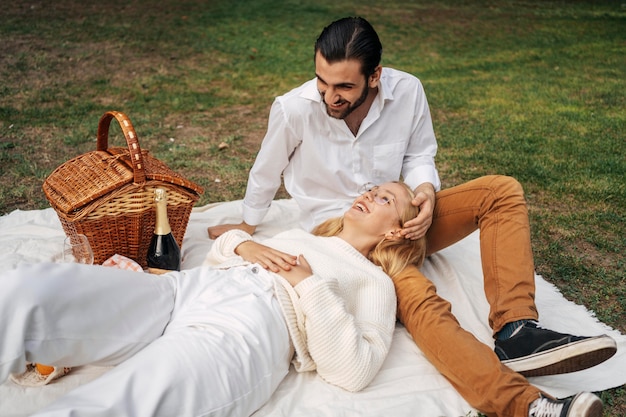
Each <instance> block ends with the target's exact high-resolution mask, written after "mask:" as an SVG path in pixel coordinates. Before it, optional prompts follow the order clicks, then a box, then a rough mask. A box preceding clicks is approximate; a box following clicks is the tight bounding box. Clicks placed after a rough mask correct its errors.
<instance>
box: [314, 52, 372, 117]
mask: <svg viewBox="0 0 626 417" xmlns="http://www.w3.org/2000/svg"><path fill="white" fill-rule="evenodd" d="M315 75H316V76H317V89H318V91H319V92H320V94H321V96H322V99H323V100H324V104H325V105H326V112H327V113H328V115H329V116H330V117H334V118H335V119H345V118H346V117H347V116H348V115H349V114H350V113H352V112H353V111H354V110H356V109H357V108H358V107H359V106H360V105H361V104H363V102H365V99H366V98H367V95H368V93H369V85H368V83H367V79H366V77H365V76H364V75H363V74H362V73H361V63H360V62H359V61H358V60H355V59H350V60H346V61H340V62H335V63H332V64H331V63H329V62H328V61H326V59H324V57H322V55H320V54H319V52H318V53H317V54H316V55H315Z"/></svg>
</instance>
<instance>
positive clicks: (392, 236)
mask: <svg viewBox="0 0 626 417" xmlns="http://www.w3.org/2000/svg"><path fill="white" fill-rule="evenodd" d="M401 230H402V229H400V228H398V229H392V230H389V231H388V232H387V233H385V239H387V240H400V239H404V236H402V234H400V231H401Z"/></svg>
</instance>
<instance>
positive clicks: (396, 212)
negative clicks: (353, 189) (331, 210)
mask: <svg viewBox="0 0 626 417" xmlns="http://www.w3.org/2000/svg"><path fill="white" fill-rule="evenodd" d="M409 204H411V196H410V195H409V193H408V192H407V189H406V188H405V186H404V185H402V184H399V183H394V182H387V183H384V184H381V185H380V186H375V187H372V188H371V190H370V191H367V192H365V193H364V194H362V195H361V196H359V197H358V198H357V199H356V200H354V203H353V204H352V207H350V209H349V210H348V211H347V212H346V213H345V215H344V222H345V221H351V222H355V223H357V224H359V225H363V226H365V227H367V229H368V230H369V231H371V232H372V233H375V234H377V235H379V234H382V235H384V234H385V233H387V232H388V231H389V230H396V229H398V228H401V227H402V220H401V218H400V213H402V212H403V211H404V208H405V207H407V206H408V205H409Z"/></svg>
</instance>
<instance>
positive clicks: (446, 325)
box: [394, 176, 540, 417]
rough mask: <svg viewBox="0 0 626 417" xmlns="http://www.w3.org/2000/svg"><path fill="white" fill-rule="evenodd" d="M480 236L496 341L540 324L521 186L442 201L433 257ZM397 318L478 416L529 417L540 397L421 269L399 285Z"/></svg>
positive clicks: (489, 185) (500, 185)
mask: <svg viewBox="0 0 626 417" xmlns="http://www.w3.org/2000/svg"><path fill="white" fill-rule="evenodd" d="M476 229H480V250H481V262H482V267H483V274H484V287H485V294H486V297H487V301H488V302H489V305H490V313H489V325H490V326H491V328H492V329H493V331H494V334H495V333H496V332H497V331H498V330H500V329H501V328H502V326H504V325H505V324H506V323H508V322H511V321H515V320H520V319H537V309H536V307H535V302H534V291H535V286H534V264H533V257H532V249H531V244H530V227H529V222H528V211H527V208H526V202H525V199H524V194H523V190H522V187H521V185H520V184H519V183H518V182H517V181H516V180H514V179H513V178H511V177H505V176H486V177H481V178H478V179H476V180H473V181H470V182H467V183H465V184H462V185H459V186H456V187H452V188H449V189H446V190H443V191H440V192H438V193H437V202H436V206H435V211H434V215H433V224H432V226H431V228H430V229H429V231H428V234H427V239H428V254H432V253H435V252H437V251H439V250H441V249H443V248H445V247H447V246H450V245H452V244H453V243H455V242H457V241H459V240H461V239H462V238H464V237H466V236H467V235H469V234H470V233H472V232H473V231H475V230H476ZM394 283H395V286H396V293H397V295H398V317H399V319H400V320H401V321H402V323H403V324H404V325H405V327H406V328H407V330H408V331H409V333H410V334H411V336H412V337H413V339H414V341H415V343H416V344H417V346H418V347H419V348H420V349H421V350H422V352H423V353H424V355H426V357H427V358H428V359H429V360H430V362H431V363H432V364H433V365H435V367H436V368H437V369H438V370H439V372H441V374H442V375H444V376H445V377H446V378H447V379H448V380H449V381H450V382H451V383H452V385H453V386H454V387H455V388H456V389H457V391H458V392H459V393H460V394H461V395H462V396H463V398H465V400H466V401H467V402H468V403H470V404H471V405H472V406H473V407H475V408H476V409H478V410H479V411H481V412H483V413H486V414H489V415H497V416H501V417H504V416H507V417H508V416H515V417H517V416H527V415H528V406H529V404H530V403H531V402H532V401H533V400H534V399H536V398H538V397H539V392H540V390H539V389H538V388H536V387H534V386H532V385H530V384H529V383H528V381H527V380H526V379H525V378H524V377H523V376H521V375H520V374H517V373H515V372H513V371H511V370H510V369H509V368H507V367H506V366H504V365H502V364H501V363H500V360H499V359H498V357H497V356H496V354H495V353H494V352H493V350H492V349H491V347H489V346H487V345H485V344H483V343H482V342H480V341H479V340H478V339H476V338H475V337H474V336H473V335H472V334H470V333H469V332H467V331H465V330H463V329H462V328H461V327H460V325H459V323H458V321H457V320H456V318H455V317H454V316H453V315H452V312H451V307H450V304H449V303H448V302H447V301H446V300H444V299H442V298H441V297H439V296H438V295H437V292H436V288H435V286H434V285H433V283H432V282H430V280H428V278H426V277H425V276H424V275H423V274H422V273H421V272H420V271H419V270H418V269H417V268H415V267H409V268H407V269H406V270H405V271H404V272H403V273H402V274H401V275H400V276H398V277H396V278H395V279H394Z"/></svg>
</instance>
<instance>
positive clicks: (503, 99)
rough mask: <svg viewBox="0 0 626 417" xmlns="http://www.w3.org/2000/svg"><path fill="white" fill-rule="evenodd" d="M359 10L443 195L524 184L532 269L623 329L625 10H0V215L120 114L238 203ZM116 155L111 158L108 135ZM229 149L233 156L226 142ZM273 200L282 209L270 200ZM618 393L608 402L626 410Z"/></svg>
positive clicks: (279, 4)
mask: <svg viewBox="0 0 626 417" xmlns="http://www.w3.org/2000/svg"><path fill="white" fill-rule="evenodd" d="M348 15H361V16H364V17H366V18H367V19H368V20H370V21H371V22H372V24H373V25H374V27H375V28H376V29H377V30H378V32H379V35H380V36H381V40H382V42H383V46H384V48H385V49H384V52H383V63H384V65H386V66H391V67H395V68H398V69H402V70H405V71H407V72H410V73H413V74H415V75H416V76H418V77H419V78H420V79H421V80H422V82H423V84H424V86H425V88H426V93H427V95H428V98H429V103H430V106H431V111H432V115H433V121H434V123H435V130H436V133H437V136H438V139H439V143H440V150H439V155H438V165H439V169H440V174H441V177H442V179H443V184H444V187H448V186H451V185H455V184H458V183H460V182H464V181H466V180H469V179H472V178H474V177H476V176H479V175H484V174H494V173H498V174H507V175H512V176H514V177H516V178H518V179H519V180H520V182H521V183H522V184H523V185H524V187H525V190H526V192H527V198H528V202H529V208H530V215H531V224H532V233H533V244H534V253H535V258H536V268H537V271H538V273H540V274H542V275H543V276H544V277H545V278H546V279H547V280H548V281H550V282H553V283H554V284H556V285H557V286H558V288H559V289H560V290H561V291H562V292H563V294H564V295H565V296H566V297H567V298H569V299H571V300H574V301H576V302H579V303H582V304H584V305H586V306H587V307H588V308H589V309H591V310H593V311H594V312H595V313H596V315H597V317H598V318H599V319H601V320H602V321H604V322H606V323H607V324H609V325H611V326H613V327H615V328H617V329H619V330H621V331H622V332H625V331H626V308H625V306H626V291H625V289H626V279H625V278H626V277H625V273H624V269H625V258H624V253H625V252H626V227H625V224H626V179H625V176H626V152H625V150H624V147H625V145H626V141H625V132H626V106H625V104H626V98H625V97H626V5H625V4H622V3H620V2H618V1H567V2H565V1H469V0H466V1H453V0H439V1H436V0H435V1H429V2H415V1H397V0H390V1H386V2H379V1H376V2H375V1H371V0H365V1H359V2H356V1H343V2H337V1H329V0H318V1H306V0H261V1H256V0H255V1H233V0H212V1H206V0H163V1H160V2H154V1H149V0H134V1H132V0H131V1H120V0H111V1H109V2H107V3H106V5H105V4H103V3H101V2H95V1H89V0H82V1H78V0H57V1H54V2H50V3H48V2H31V3H27V2H21V1H18V2H12V3H10V4H7V5H3V7H2V8H1V9H0V38H1V39H2V42H0V80H2V82H1V83H0V167H1V168H0V213H8V212H10V211H12V210H14V209H18V208H19V209H39V208H44V207H47V206H48V203H47V201H46V200H45V197H44V195H43V192H42V191H41V184H42V182H43V180H44V179H45V178H46V176H47V175H48V174H49V173H50V172H51V171H52V170H53V169H54V168H55V167H56V166H58V165H60V164H61V163H62V162H64V161H65V160H67V159H69V158H70V157H73V156H76V155H78V154H80V153H82V152H86V151H90V150H93V149H95V133H96V128H97V123H98V120H99V118H100V116H101V115H102V114H103V113H104V112H105V111H106V110H110V109H115V110H120V111H123V112H124V113H126V114H127V115H128V116H129V117H130V118H131V120H132V121H133V124H134V125H135V128H136V130H137V133H138V134H139V139H140V144H141V145H142V146H143V147H144V148H146V149H149V150H150V151H151V152H152V153H153V154H155V156H157V157H158V158H160V159H162V160H164V161H165V162H166V163H167V164H168V165H170V166H171V167H172V168H174V169H175V170H177V171H179V172H181V173H182V174H184V175H186V176H187V177H189V178H191V179H193V180H195V181H196V182H198V183H200V184H201V185H203V186H204V187H205V189H206V193H205V195H204V196H203V198H202V200H201V201H200V202H199V204H205V203H208V202H214V201H224V200H233V199H239V198H242V197H243V193H244V191H245V184H246V179H247V170H248V168H249V167H250V166H251V164H252V162H253V160H254V156H255V154H256V151H257V150H258V147H259V143H260V140H261V139H262V137H263V134H264V131H265V123H266V120H267V114H268V111H269V106H270V104H271V102H272V100H273V98H274V96H276V95H279V94H282V93H284V92H286V91H287V90H289V89H291V88H293V87H295V86H297V85H299V84H300V83H301V82H303V81H305V80H307V79H310V78H312V77H313V75H314V71H313V43H314V41H315V39H316V37H317V35H318V34H319V32H320V31H321V29H322V28H323V27H324V26H325V25H326V24H328V23H330V22H331V21H332V20H335V19H336V18H339V17H344V16H348ZM110 139H111V140H110V141H111V143H112V144H114V145H121V144H122V140H123V139H122V138H121V136H119V129H115V126H113V129H112V131H111V138H110ZM222 143H223V144H226V145H228V146H227V147H225V148H224V147H223V146H220V144H222ZM279 197H285V194H284V193H283V194H280V195H279ZM625 393H626V390H625V387H620V388H616V389H613V390H609V391H606V392H603V393H602V394H601V395H602V398H603V399H604V401H605V403H606V405H607V407H606V408H607V411H606V416H615V417H617V416H623V415H626V399H625V398H624V397H625V395H624V394H625Z"/></svg>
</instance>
